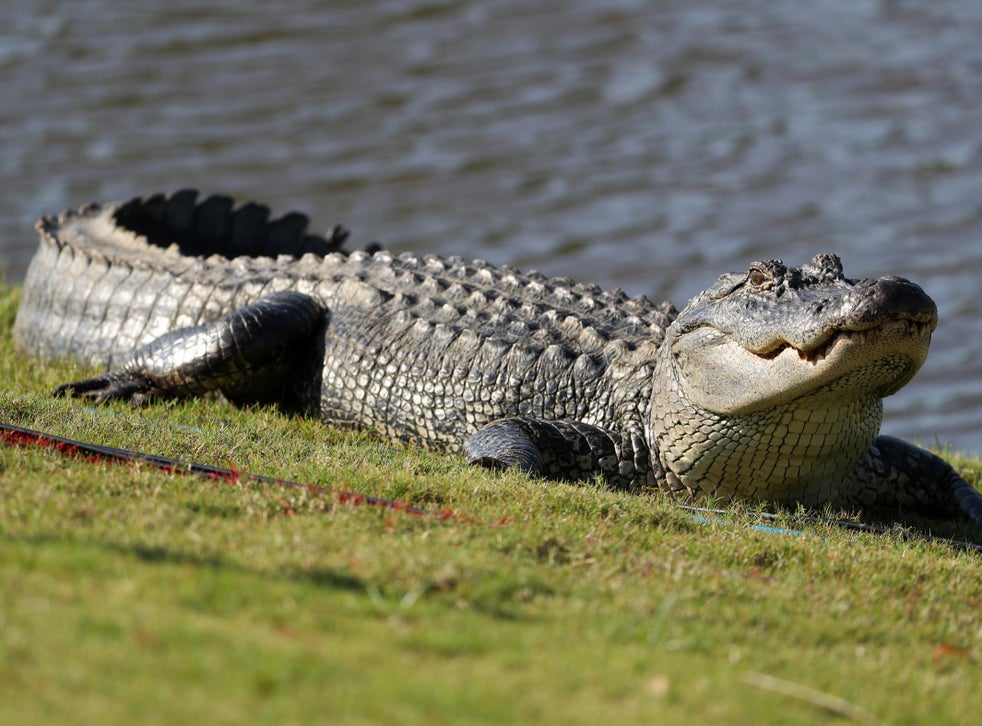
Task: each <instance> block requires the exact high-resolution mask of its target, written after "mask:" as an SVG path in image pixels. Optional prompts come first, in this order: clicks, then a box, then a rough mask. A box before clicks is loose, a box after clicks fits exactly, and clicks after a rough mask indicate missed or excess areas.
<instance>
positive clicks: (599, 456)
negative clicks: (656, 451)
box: [464, 416, 647, 487]
mask: <svg viewBox="0 0 982 726" xmlns="http://www.w3.org/2000/svg"><path fill="white" fill-rule="evenodd" d="M633 439H637V440H636V441H635V440H633ZM629 447H630V448H631V449H632V451H631V452H628V451H626V449H627V448H629ZM639 447H643V443H642V442H641V439H640V437H632V438H631V439H629V441H627V442H625V441H624V440H623V439H622V437H621V436H620V435H618V434H614V433H611V432H609V431H606V430H605V429H602V428H599V427H597V426H592V425H590V424H585V423H582V422H579V421H545V420H542V419H536V418H529V417H524V416H513V417H510V418H503V419H499V420H497V421H492V422H491V423H489V424H487V425H486V426H484V427H483V428H481V429H480V430H479V431H478V432H477V433H475V434H474V435H472V436H470V437H468V439H467V440H466V441H465V442H464V455H465V456H466V457H467V461H468V463H470V464H473V465H479V466H483V467H485V468H488V469H505V468H516V469H519V470H521V471H525V472H528V473H531V474H536V475H539V476H544V477H548V478H551V479H564V480H568V481H576V480H583V479H589V478H591V477H593V476H596V475H598V474H599V475H601V476H602V477H603V478H604V479H605V480H606V481H607V482H608V483H610V484H612V485H614V486H618V487H627V486H630V485H631V484H632V482H633V481H634V480H635V479H636V478H637V476H636V473H638V474H640V475H641V476H642V477H643V475H644V474H643V469H646V468H647V464H646V462H647V448H646V447H644V449H643V451H639V450H637V449H638V448H639Z"/></svg>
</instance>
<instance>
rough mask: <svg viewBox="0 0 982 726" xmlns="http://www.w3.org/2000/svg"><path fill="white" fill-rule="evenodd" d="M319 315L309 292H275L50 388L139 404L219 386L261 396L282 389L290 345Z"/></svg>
mask: <svg viewBox="0 0 982 726" xmlns="http://www.w3.org/2000/svg"><path fill="white" fill-rule="evenodd" d="M324 314H325V312H324V310H323V308H322V307H321V306H320V304H318V303H317V301H315V300H314V299H313V298H311V297H309V296H307V295H302V294H300V293H295V292H278V293H273V294H271V295H268V296H266V297H264V298H261V299H259V300H258V301H256V302H255V303H253V304H251V305H247V306H246V307H243V308H241V309H239V310H236V311H234V312H232V313H229V314H228V315H226V316H225V317H223V318H221V319H220V320H217V321H215V322H214V323H211V324H208V325H199V326H194V327H189V328H181V329H179V330H174V331H172V332H170V333H166V334H165V335H162V336H160V337H159V338H157V339H156V340H153V341H151V342H150V343H148V344H146V345H144V346H143V347H141V348H138V349H137V350H136V351H134V353H133V355H132V357H131V358H130V360H129V361H128V362H127V363H126V364H125V365H123V366H122V367H121V368H117V369H115V370H111V371H109V372H108V373H106V374H105V375H102V376H97V377H95V378H90V379H87V380H84V381H76V382H74V383H66V384H64V385H62V386H59V387H58V388H57V389H55V392H54V393H55V395H56V396H58V395H63V394H69V395H72V396H76V397H85V398H91V399H93V400H95V401H96V402H98V403H101V402H103V401H107V400H110V399H122V400H128V401H130V402H132V403H137V404H138V403H143V402H144V401H145V400H146V399H148V398H150V397H152V396H181V397H186V396H197V395H201V394H204V393H208V392H210V391H215V390H220V391H222V392H223V393H224V394H226V395H228V396H231V397H236V398H247V399H250V400H263V401H265V400H267V398H268V396H269V395H272V394H271V392H272V391H273V390H274V389H279V388H282V386H283V384H284V383H285V381H284V380H283V379H284V378H285V377H287V376H288V370H289V368H290V367H291V365H292V359H293V358H295V351H297V350H298V349H302V348H307V347H308V346H309V345H310V339H311V336H312V335H313V334H314V332H315V331H316V330H317V328H318V327H319V326H320V325H321V324H322V322H323V320H324ZM285 374H286V375H285Z"/></svg>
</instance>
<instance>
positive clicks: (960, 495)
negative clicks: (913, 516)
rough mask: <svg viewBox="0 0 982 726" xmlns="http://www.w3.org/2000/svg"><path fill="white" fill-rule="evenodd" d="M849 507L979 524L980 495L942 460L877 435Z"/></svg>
mask: <svg viewBox="0 0 982 726" xmlns="http://www.w3.org/2000/svg"><path fill="white" fill-rule="evenodd" d="M853 482H854V484H855V485H856V490H855V493H854V496H853V497H852V498H851V499H847V501H846V503H847V504H858V505H860V506H863V507H873V508H878V509H879V508H888V509H901V510H908V511H910V512H914V513H919V514H923V515H928V516H941V517H945V518H954V517H959V516H961V517H967V518H968V519H971V520H973V521H975V522H979V523H982V494H980V493H979V492H978V491H976V490H975V489H974V488H973V487H972V485H971V484H969V483H968V482H966V481H965V480H964V479H962V478H961V477H960V476H959V475H958V474H957V472H955V470H954V469H953V468H952V467H951V465H950V464H948V462H946V461H945V460H944V459H942V458H941V457H940V456H935V455H934V454H932V453H931V452H929V451H925V450H924V449H921V448H918V447H917V446H914V445H912V444H908V443H907V442H906V441H901V440H900V439H895V438H893V437H892V436H878V437H877V438H876V441H874V442H873V446H872V447H870V449H869V451H867V452H866V453H865V454H864V455H863V458H862V460H861V461H860V463H859V465H858V466H857V467H856V470H855V471H854V472H853Z"/></svg>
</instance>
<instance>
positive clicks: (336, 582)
mask: <svg viewBox="0 0 982 726" xmlns="http://www.w3.org/2000/svg"><path fill="white" fill-rule="evenodd" d="M2 538H3V540H5V541H6V542H8V543H10V544H13V545H17V544H22V545H41V546H46V545H47V546H55V547H67V548H71V549H72V550H73V551H77V550H78V548H79V547H84V548H88V549H90V550H95V551H102V552H105V553H108V554H111V555H118V556H123V557H130V558H133V559H136V560H139V561H140V562H143V563H146V564H150V565H187V566H190V567H194V568H198V569H203V570H212V571H216V572H217V571H222V572H227V573H232V574H240V575H247V576H253V577H260V578H263V579H270V580H279V581H284V582H294V583H296V582H299V583H309V584H311V585H315V586H317V587H320V588H325V589H331V590H344V591H348V592H356V593H361V594H366V593H370V592H371V591H372V589H373V588H374V587H375V585H374V583H371V582H370V581H368V580H363V579H361V578H358V577H355V576H353V575H350V574H347V573H343V572H338V571H336V570H330V569H325V568H315V569H310V570H301V569H286V570H283V571H281V572H271V571H269V570H263V569H258V568H249V567H244V566H242V565H240V564H237V563H234V562H229V561H227V560H224V559H222V558H221V557H215V556H203V555H196V554H192V553H189V552H181V551H179V550H172V549H168V548H166V547H154V546H146V545H123V544H118V543H113V542H94V541H90V540H79V539H73V538H71V537H46V536H32V537H16V536H12V535H10V534H8V533H4V534H3V535H2Z"/></svg>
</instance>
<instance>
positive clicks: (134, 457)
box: [0, 423, 456, 519]
mask: <svg viewBox="0 0 982 726" xmlns="http://www.w3.org/2000/svg"><path fill="white" fill-rule="evenodd" d="M0 437H2V438H3V440H4V441H5V442H6V443H8V444H14V445H16V446H24V447H29V446H36V447H38V448H46V449H53V450H55V451H57V452H58V453H59V454H62V455H63V456H68V457H71V458H74V459H83V460H86V461H91V462H101V461H105V462H110V463H113V464H149V465H150V466H153V467H155V468H157V469H160V470H161V471H164V472H166V473H168V474H197V475H198V476H202V477H206V478H208V479H211V480H212V481H220V482H224V483H227V484H232V485H234V484H235V483H236V482H238V481H241V480H243V479H245V480H248V481H255V482H261V483H263V484H275V485H276V486H282V487H293V488H296V489H306V490H307V491H309V492H313V493H315V494H321V495H325V494H335V495H336V496H337V498H338V501H339V502H340V503H341V504H350V505H353V506H354V505H361V504H364V505H368V506H373V507H382V508H384V509H392V510H394V511H397V512H404V513H406V514H412V515H414V516H423V515H433V514H434V513H433V512H430V511H428V510H426V509H422V508H420V507H416V506H413V505H412V504H409V503H407V502H398V501H395V500H392V499H383V498H381V497H375V496H372V495H370V494H362V493H360V492H352V491H332V490H330V489H327V488H325V487H321V486H317V485H315V484H301V483H300V482H295V481H289V480H288V479H278V478H275V477H271V476H263V475H262V474H250V473H248V472H240V471H237V470H235V469H230V468H229V469H226V468H223V467H219V466H210V465H208V464H195V463H193V462H186V461H178V460H177V459H170V458H168V457H166V456H157V455H155V454H146V453H143V452H140V451H130V450H128V449H117V448H115V447H112V446H99V445H98V444H88V443H85V442H83V441H76V440H74V439H69V438H65V437H63V436H55V435H54V434H47V433H42V432H41V431H34V430H33V429H28V428H24V427H22V426H14V425H12V424H6V423H0ZM437 516H439V517H440V518H441V519H456V515H455V514H454V513H453V512H450V511H448V510H444V511H441V512H439V513H437Z"/></svg>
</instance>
